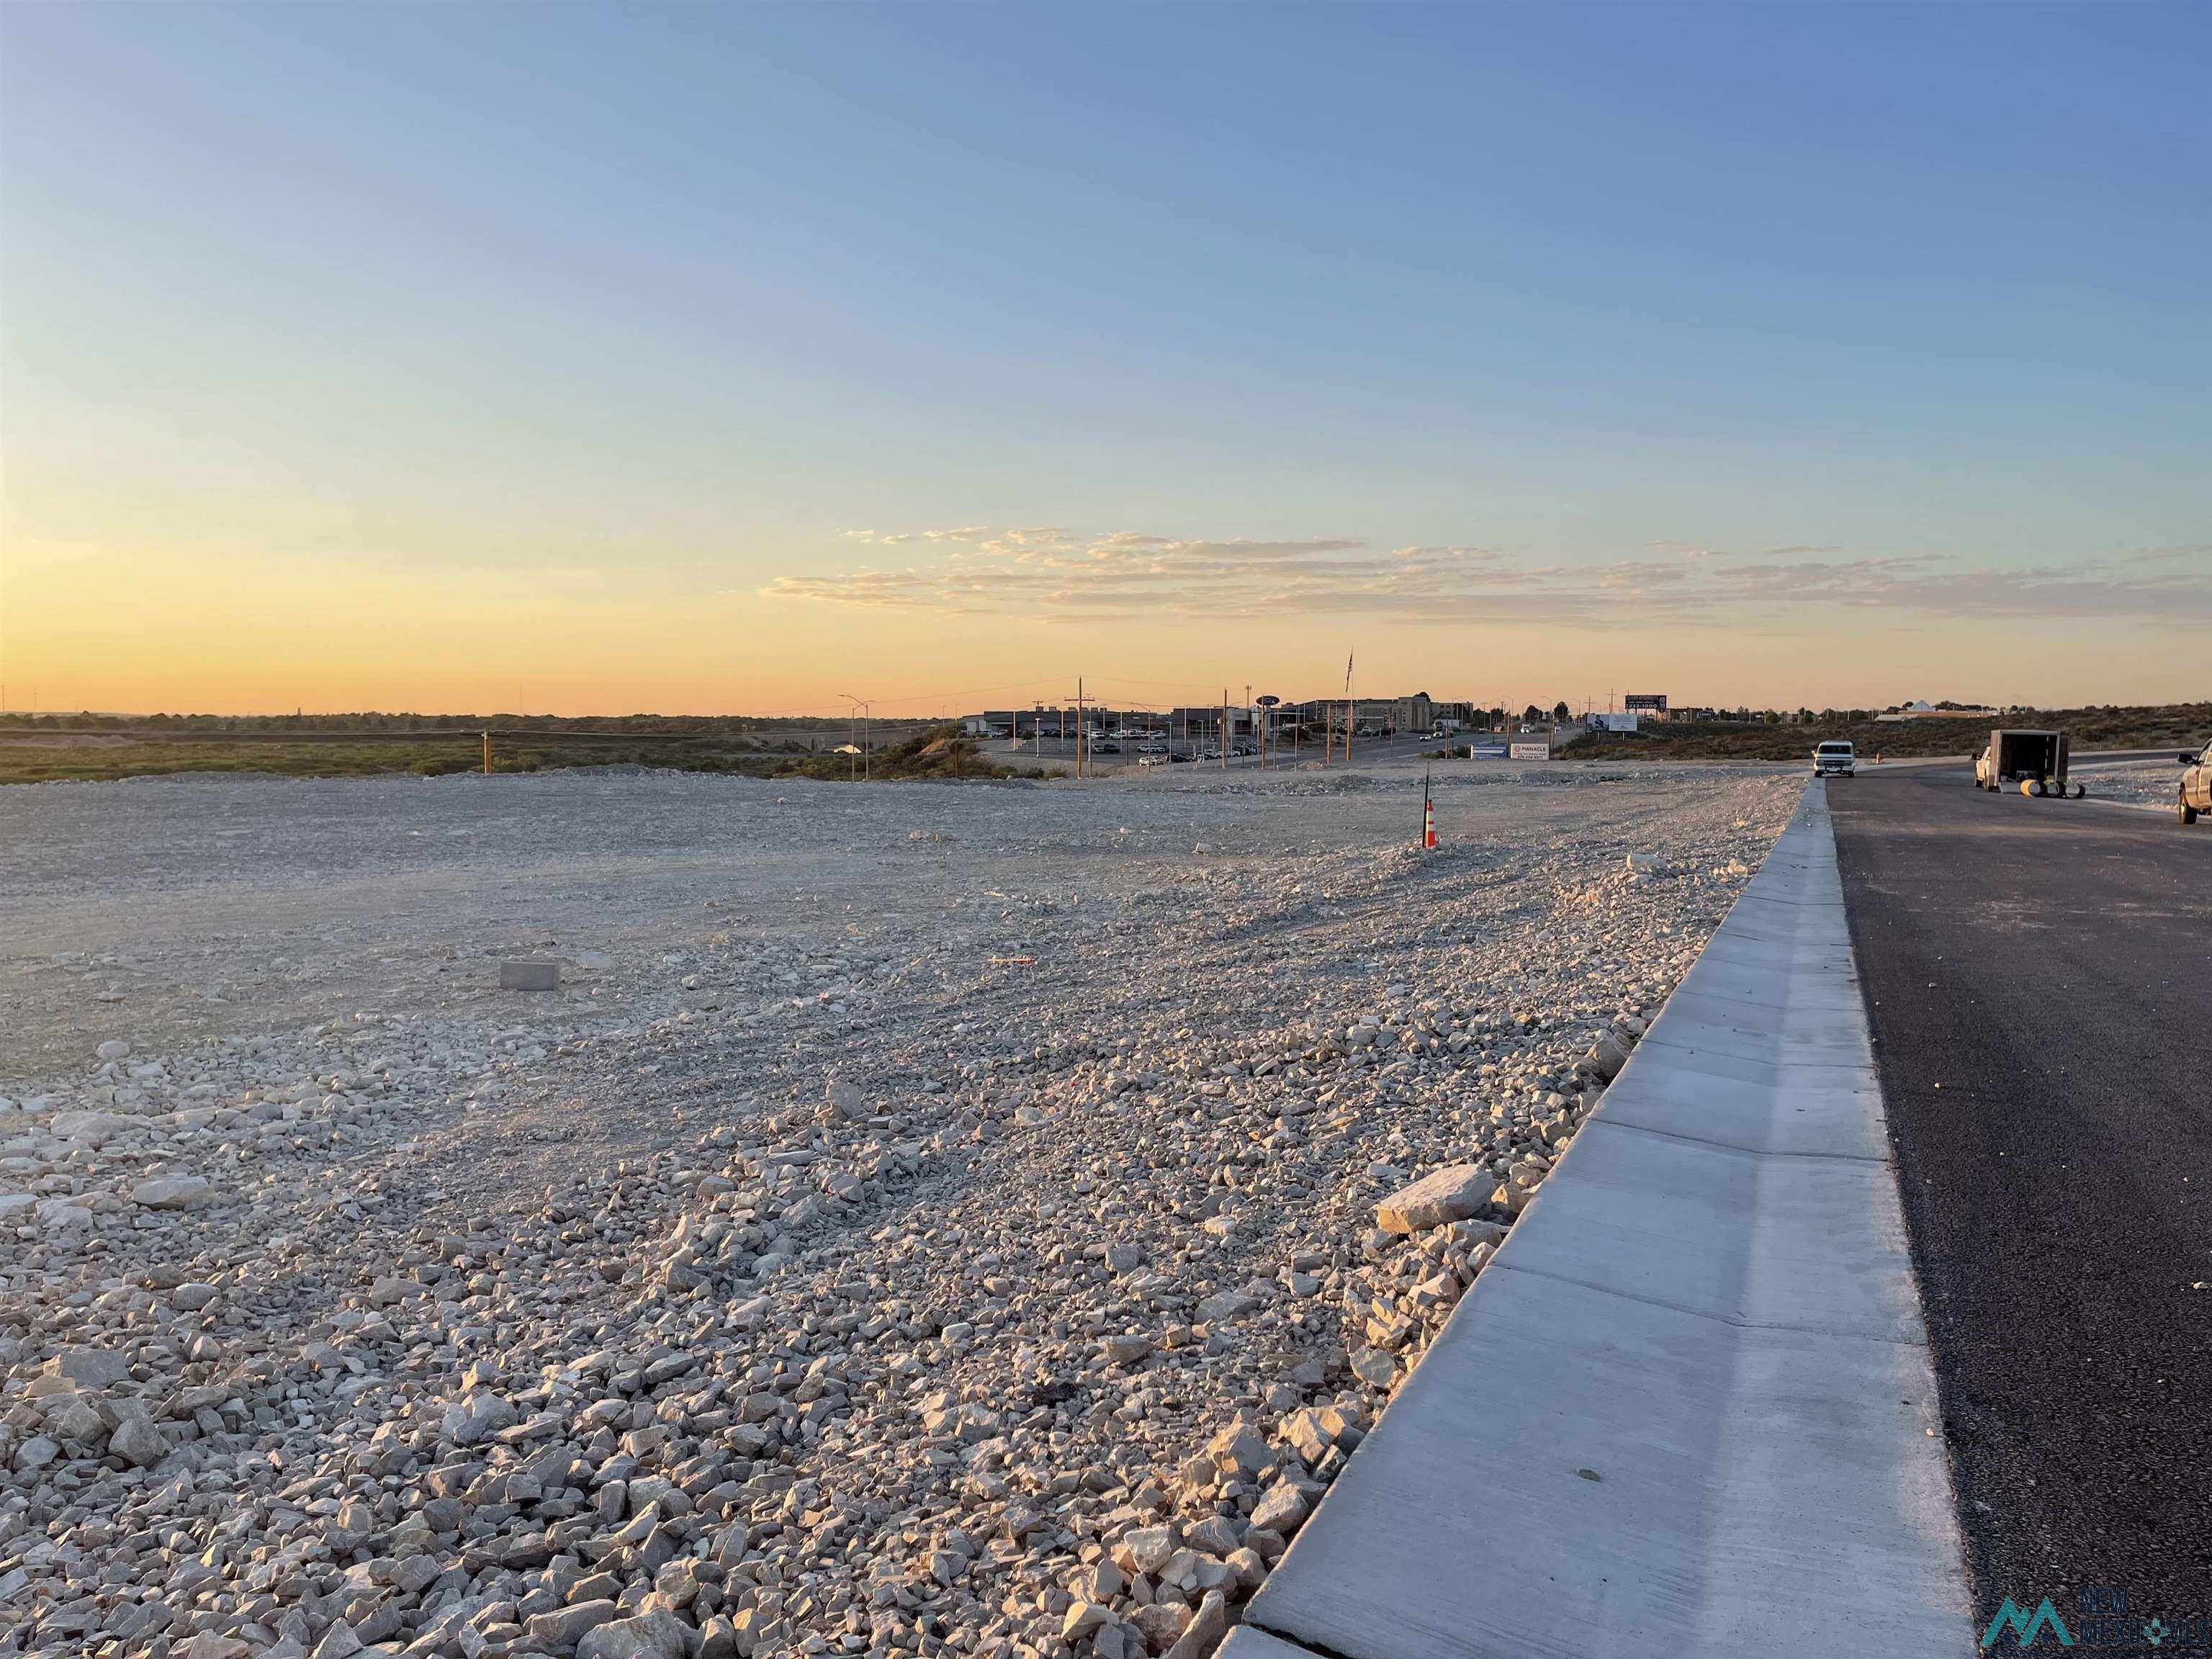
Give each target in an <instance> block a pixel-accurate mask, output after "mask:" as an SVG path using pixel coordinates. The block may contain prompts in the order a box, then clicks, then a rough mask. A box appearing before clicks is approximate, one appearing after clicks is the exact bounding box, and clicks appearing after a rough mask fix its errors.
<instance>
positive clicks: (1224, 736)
mask: <svg viewBox="0 0 2212 1659" xmlns="http://www.w3.org/2000/svg"><path fill="white" fill-rule="evenodd" d="M1221 769H1222V770H1223V771H1225V772H1226V771H1227V770H1228V769H1229V688H1228V687H1227V686H1223V687H1222V688H1221Z"/></svg>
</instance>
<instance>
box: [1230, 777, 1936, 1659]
mask: <svg viewBox="0 0 2212 1659" xmlns="http://www.w3.org/2000/svg"><path fill="white" fill-rule="evenodd" d="M1825 789H1826V787H1825V786H1824V785H1822V784H1820V783H1818V782H1815V783H1814V784H1813V785H1812V786H1810V787H1808V790H1807V792H1806V795H1805V799H1804V800H1803V801H1802V803H1801V804H1800V805H1799V807H1798V810H1797V811H1796V815H1795V816H1794V817H1792V818H1791V820H1790V826H1789V828H1788V829H1786V830H1785V831H1784V834H1783V836H1782V837H1781V839H1780V840H1779V841H1778V842H1776V843H1775V846H1774V848H1773V850H1772V851H1771V853H1770V854H1768V856H1767V859H1766V861H1765V864H1764V865H1763V866H1761V867H1760V869H1759V873H1758V875H1757V876H1756V877H1754V878H1753V880H1752V882H1751V884H1749V886H1748V887H1747V888H1746V890H1745V891H1744V893H1743V895H1742V896H1741V898H1739V899H1738V900H1737V902H1736V904H1735V908H1733V909H1731V910H1730V911H1729V915H1728V917H1727V919H1726V920H1725V921H1723V923H1722V925H1721V927H1720V928H1719V930H1718V931H1717V932H1716V933H1715V934H1714V935H1713V938H1712V939H1711V942H1710V943H1709V944H1708V945H1707V946H1706V948H1705V952H1704V954H1703V955H1702V956H1701V957H1699V961H1698V963H1697V964H1696V965H1695V966H1694V967H1693V968H1692V969H1691V971H1690V972H1689V974H1688V975H1686V976H1685V978H1684V980H1683V981H1682V984H1681V986H1680V988H1678V989H1677V990H1676V992H1675V993H1674V996H1673V997H1672V998H1671V999H1669V1000H1668V1004H1667V1006H1666V1007H1665V1009H1664V1010H1663V1011H1662V1013H1661V1015H1660V1017H1659V1018H1658V1019H1657V1020H1656V1022H1655V1023H1654V1024H1653V1025H1652V1028H1651V1030H1650V1034H1649V1035H1648V1036H1646V1037H1645V1038H1644V1041H1643V1042H1642V1043H1640V1044H1639V1045H1638V1048H1637V1049H1636V1052H1635V1054H1634V1055H1633V1056H1632V1059H1631V1060H1630V1061H1629V1063H1628V1065H1627V1066H1626V1068H1625V1069H1624V1070H1623V1071H1622V1072H1621V1074H1620V1077H1619V1079H1616V1080H1615V1082H1614V1083H1613V1087H1612V1088H1611V1089H1610V1090H1609V1091H1607V1095H1606V1097H1605V1100H1604V1102H1603V1103H1602V1104H1601V1106H1600V1107H1599V1109H1598V1110H1597V1111H1596V1112H1595V1114H1594V1115H1592V1117H1591V1118H1590V1120H1589V1122H1588V1123H1587V1124H1586V1125H1585V1126H1584V1127H1583V1131H1582V1133H1580V1134H1579V1135H1577V1137H1576V1138H1575V1139H1574V1141H1573V1143H1572V1144H1571V1146H1570V1148H1569V1150H1568V1152H1567V1154H1566V1156H1565V1158H1562V1159H1561V1161H1560V1164H1559V1168H1558V1170H1556V1171H1554V1173H1553V1175H1552V1176H1551V1177H1550V1178H1549V1179H1548V1180H1547V1181H1546V1182H1545V1183H1544V1185H1543V1187H1542V1188H1541V1191H1540V1193H1539V1194H1538V1196H1537V1197H1536V1199H1535V1200H1534V1202H1533V1203H1532V1204H1531V1205H1530V1206H1529V1207H1528V1212H1527V1213H1526V1214H1524V1215H1523V1216H1522V1218H1521V1220H1520V1222H1519V1224H1518V1225H1516V1227H1515V1228H1514V1230H1513V1232H1512V1235H1511V1237H1510V1238H1508V1240H1507V1241H1506V1243H1505V1244H1504V1248H1503V1249H1500V1251H1499V1252H1498V1256H1497V1258H1496V1259H1495V1260H1494V1261H1492V1263H1491V1265H1490V1266H1489V1267H1487V1268H1486V1270H1485V1271H1484V1272H1483V1273H1482V1275H1481V1277H1480V1279H1477V1280H1476V1282H1475V1285H1474V1288H1473V1289H1472V1290H1471V1291H1468V1295H1467V1297H1466V1298H1465V1299H1464V1300H1463V1301H1462V1303H1461V1304H1460V1305H1459V1308H1458V1310H1457V1311H1456V1312H1455V1314H1454V1315H1453V1316H1452V1319H1451V1321H1450V1322H1449V1324H1448V1325H1447V1326H1446V1327H1445V1329H1444V1331H1443V1334H1442V1335H1441V1336H1440V1337H1439V1338H1438V1339H1437V1341H1436V1343H1435V1344H1434V1346H1432V1347H1431V1349H1430V1351H1429V1352H1428V1354H1427V1356H1426V1357H1425V1358H1424V1360H1423V1361H1422V1363H1421V1364H1420V1365H1419V1368H1418V1369H1417V1370H1415V1372H1414V1374H1413V1376H1411V1377H1410V1378H1408V1379H1407V1383H1406V1384H1405V1386H1404V1388H1403V1389H1402V1390H1401V1392H1400V1395H1399V1396H1398V1398H1397V1399H1396V1400H1395V1401H1393V1403H1392V1405H1391V1407H1390V1409H1389V1411H1388V1412H1386V1413H1384V1414H1383V1419H1382V1422H1381V1423H1380V1424H1379V1425H1378V1426H1377V1427H1376V1431H1375V1432H1374V1433H1373V1434H1372V1435H1370V1436H1369V1437H1368V1438H1367V1440H1366V1441H1365V1443H1364V1444H1362V1445H1361V1447H1360V1448H1359V1450H1358V1453H1357V1454H1356V1455H1354V1456H1353V1457H1352V1461H1351V1462H1350V1464H1349V1466H1348V1467H1347V1468H1346V1469H1345V1471H1344V1473H1343V1474H1341V1475H1340V1476H1339V1477H1338V1479H1337V1481H1336V1484H1335V1486H1334V1487H1333V1488H1332V1489H1331V1491H1330V1492H1329V1494H1328V1497H1327V1498H1325V1499H1324V1500H1323V1501H1322V1504H1321V1506H1320V1508H1319V1510H1317V1511H1316V1514H1315V1516H1314V1517H1313V1518H1312V1519H1311V1520H1310V1521H1309V1522H1307V1523H1306V1525H1305V1528H1304V1530H1303V1531H1302V1532H1301V1533H1300V1534H1298V1536H1297V1540H1296V1541H1295V1542H1294V1543H1293V1544H1292V1545H1291V1549H1290V1552H1289V1553H1288V1554H1286V1555H1285V1557H1284V1558H1283V1560H1282V1562H1281V1563H1280V1564H1279V1566H1278V1567H1277V1569H1276V1571H1274V1573H1273V1575H1272V1576H1271V1577H1269V1578H1268V1580H1267V1583H1266V1584H1265V1586H1263V1587H1262V1589H1261V1591H1260V1593H1259V1594H1258V1595H1256V1596H1255V1597H1254V1598H1253V1601H1252V1603H1251V1605H1250V1607H1249V1609H1248V1610H1247V1612H1246V1615H1245V1623H1244V1624H1243V1626H1240V1627H1239V1628H1238V1629H1237V1630H1236V1631H1235V1632H1231V1636H1230V1638H1229V1640H1228V1641H1227V1643H1226V1644H1225V1645H1224V1647H1223V1648H1222V1650H1221V1651H1222V1653H1223V1654H1224V1656H1225V1659H1299V1656H1304V1659H1311V1656H1312V1655H1315V1654H1321V1655H1327V1656H1331V1659H1446V1656H1470V1659H1472V1656H1484V1659H1590V1656H1614V1655H1619V1656H1622V1659H1627V1656H1636V1659H1648V1656H1650V1655H1653V1654H1682V1655H1697V1656H1700V1659H1707V1656H1723V1655H1741V1656H1745V1659H1753V1656H1757V1659H1771V1656H1772V1655H1774V1654H1777V1653H1790V1654H1798V1655H1807V1654H1835V1655H1838V1656H1840V1655H1846V1654H1848V1655H1852V1656H1857V1655H1862V1654H1868V1653H1881V1654H1893V1655H1900V1656H1901V1655H1922V1654H1966V1653H1970V1652H1972V1650H1973V1634H1972V1630H1971V1628H1970V1623H1971V1616H1972V1615H1971V1612H1970V1606H1971V1603H1970V1601H1969V1598H1968V1595H1967V1592H1966V1576H1965V1570H1964V1565H1963V1559H1964V1558H1963V1553H1962V1550H1961V1547H1960V1537H1959V1532H1958V1526H1957V1521H1956V1517H1955V1515H1954V1510H1953V1499H1952V1492H1951V1484H1950V1474H1949V1469H1948V1466H1947V1464H1946V1462H1945V1459H1944V1454H1943V1442H1942V1437H1941V1433H1942V1425H1941V1421H1940V1418H1939V1415H1938V1412H1937V1407H1936V1382H1935V1376H1934V1374H1933V1371H1932V1369H1931V1367H1930V1364H1929V1356H1928V1351H1927V1346H1926V1335H1925V1331H1924V1328H1923V1321H1922V1316H1921V1310H1920V1302H1919V1295H1918V1291H1917V1288H1916V1286H1915V1285H1914V1282H1913V1278H1912V1269H1911V1260H1910V1258H1909V1255H1908V1254H1907V1251H1906V1245H1905V1227H1904V1219H1903V1216H1902V1214H1901V1212H1900V1211H1899V1206H1898V1199H1897V1188H1896V1179H1895V1176H1894V1173H1893V1170H1892V1169H1891V1167H1890V1164H1889V1154H1888V1144H1887V1137H1886V1133H1885V1129H1884V1119H1883V1115H1882V1104H1881V1090H1880V1087H1879V1085H1877V1083H1876V1081H1875V1073H1874V1067H1873V1056H1872V1052H1871V1049H1870V1048H1869V1044H1868V1040H1867V1027H1866V1015H1865V1011H1864V1008H1863V1006H1862V1004H1861V1002H1860V996H1859V987H1858V981H1857V973H1856V970H1855V969H1854V967H1853V964H1852V959H1851V949H1850V933H1849V931H1848V928H1847V927H1846V925H1845V921H1844V907H1843V888H1842V884H1841V882H1840V880H1839V879H1838V874H1837V867H1836V849H1835V840H1834V836H1833V835H1832V832H1831V830H1830V828H1829V823H1828V813H1827V798H1826V793H1825Z"/></svg>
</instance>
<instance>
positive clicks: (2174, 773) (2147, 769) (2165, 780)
mask: <svg viewBox="0 0 2212 1659" xmlns="http://www.w3.org/2000/svg"><path fill="white" fill-rule="evenodd" d="M2180 752H2181V751H2180V750H2179V749H2178V748H2177V749H2176V750H2174V753H2173V755H2169V756H2167V757H2166V758H2165V759H2164V760H2160V761H2136V762H2130V763H2127V764H2125V765H2109V764H2108V765H2103V766H2095V767H2077V768H2075V769H2074V771H2073V773H2072V781H2074V782H2075V783H2078V784H2081V785H2082V786H2083V787H2085V788H2087V790H2088V792H2089V793H2091V794H2092V795H2094V796H2095V797H2097V798H2098V799H2100V800H2121V801H2129V802H2132V803H2134V804H2135V805H2139V806H2157V807H2161V808H2163V809H2164V810H2166V811H2169V812H2170V811H2173V806H2174V799H2175V797H2176V795H2178V794H2179V792H2180V788H2181V773H2182V768H2181V764H2180V763H2179V761H2177V760H2176V759H2175V758H2174V755H2179V753H2180Z"/></svg>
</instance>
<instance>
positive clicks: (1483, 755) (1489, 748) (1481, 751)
mask: <svg viewBox="0 0 2212 1659" xmlns="http://www.w3.org/2000/svg"><path fill="white" fill-rule="evenodd" d="M1467 752H1468V758H1469V759H1472V760H1504V759H1505V758H1506V757H1508V756H1509V755H1510V753H1511V752H1512V746H1511V745H1510V744H1503V743H1471V744H1468V746H1467Z"/></svg>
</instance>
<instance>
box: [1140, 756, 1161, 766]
mask: <svg viewBox="0 0 2212 1659" xmlns="http://www.w3.org/2000/svg"><path fill="white" fill-rule="evenodd" d="M1167 763H1168V757H1166V756H1165V755H1139V756H1138V757H1137V764H1138V765H1139V766H1165V765H1166V764H1167Z"/></svg>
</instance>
